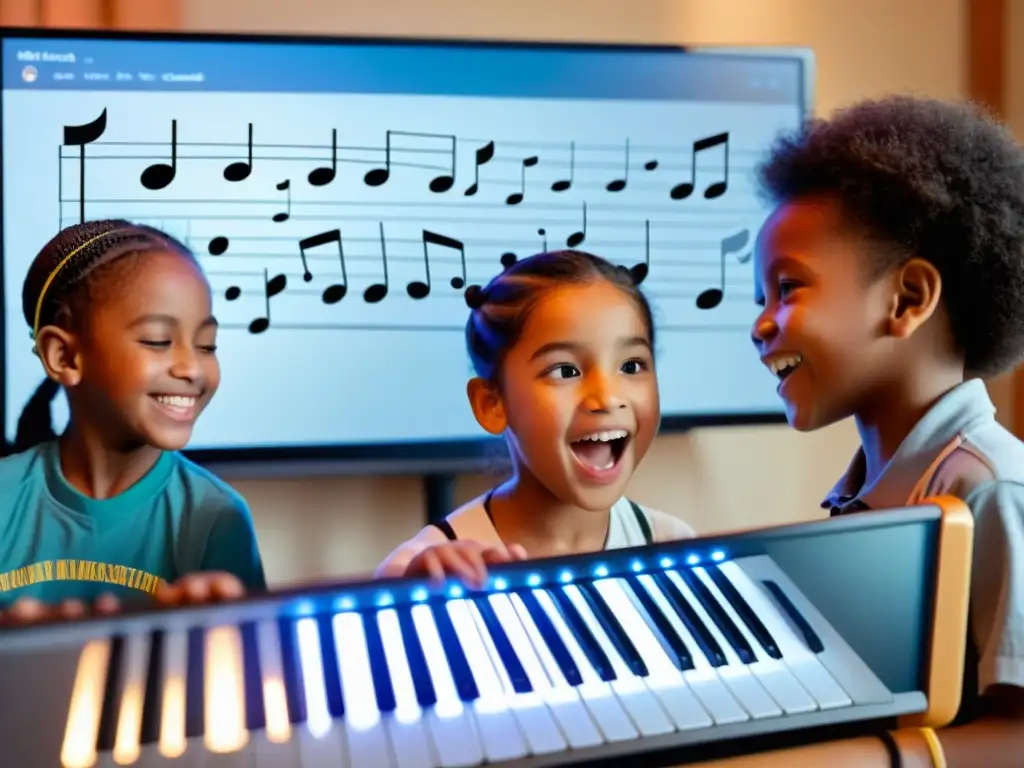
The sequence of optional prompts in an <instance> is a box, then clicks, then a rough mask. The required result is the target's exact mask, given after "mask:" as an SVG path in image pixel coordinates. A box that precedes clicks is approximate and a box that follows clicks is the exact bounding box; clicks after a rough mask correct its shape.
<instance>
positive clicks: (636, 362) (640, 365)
mask: <svg viewBox="0 0 1024 768" xmlns="http://www.w3.org/2000/svg"><path fill="white" fill-rule="evenodd" d="M647 369H648V365H647V361H646V360H641V359H640V358H633V359H632V360H627V361H626V362H624V363H623V364H622V372H623V373H628V374H629V375H630V376H635V375H636V374H638V373H643V372H644V371H646V370H647Z"/></svg>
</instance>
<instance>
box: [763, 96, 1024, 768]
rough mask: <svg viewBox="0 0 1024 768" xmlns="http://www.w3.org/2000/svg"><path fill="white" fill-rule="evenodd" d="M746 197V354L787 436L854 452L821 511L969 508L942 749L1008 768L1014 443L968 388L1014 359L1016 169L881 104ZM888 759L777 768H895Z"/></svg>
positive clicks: (923, 103) (822, 136)
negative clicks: (849, 430)
mask: <svg viewBox="0 0 1024 768" xmlns="http://www.w3.org/2000/svg"><path fill="white" fill-rule="evenodd" d="M759 180H760V182H761V187H762V188H763V189H764V191H765V192H766V193H767V195H768V197H769V198H770V199H771V201H772V204H773V205H774V211H773V213H772V215H771V216H770V218H769V219H768V221H767V223H766V224H765V227H764V228H763V230H762V232H761V233H760V235H759V240H758V248H757V252H756V255H755V293H756V298H757V301H758V303H759V304H760V305H762V306H763V307H764V309H763V311H762V312H761V313H760V315H759V316H758V318H757V320H756V321H755V323H754V327H753V341H754V345H755V346H756V347H757V350H758V352H759V354H760V355H761V359H762V360H763V361H764V363H765V365H767V366H768V367H769V368H770V369H771V370H772V372H773V373H775V374H776V375H777V377H778V378H779V385H778V387H779V394H780V396H781V397H782V399H783V401H784V402H785V405H786V414H787V418H788V420H789V423H790V424H791V425H792V426H793V427H795V428H796V429H798V430H800V431H811V430H815V429H820V428H822V427H825V426H828V425H830V424H834V423H835V422H837V421H840V420H841V419H845V418H847V417H850V416H852V417H853V418H854V419H855V421H856V423H857V429H858V431H859V433H860V438H861V447H860V448H859V450H858V451H857V453H856V455H855V456H854V458H853V461H852V463H851V464H850V466H849V469H848V470H847V472H846V474H845V475H844V477H842V478H841V479H840V481H839V482H838V483H837V484H836V486H835V488H834V489H833V490H832V492H831V493H829V495H828V497H827V498H826V499H825V501H824V502H823V504H822V506H823V507H825V508H826V509H829V510H830V512H831V514H832V515H843V514H850V513H856V512H863V513H869V510H871V509H879V508H885V507H899V506H903V505H909V504H913V503H916V502H918V501H920V500H921V499H923V498H924V497H926V496H931V495H935V494H950V495H953V496H957V497H959V498H961V499H963V500H964V501H965V502H966V503H967V504H968V505H969V506H970V508H971V510H972V512H973V514H974V518H975V545H974V546H975V555H974V565H973V573H972V580H971V600H970V626H969V631H968V646H969V651H968V658H967V665H966V671H965V680H964V698H963V703H962V705H961V710H960V713H959V714H958V717H957V720H956V722H955V723H954V724H953V727H951V728H948V729H945V730H943V731H942V732H941V734H940V737H939V740H938V741H939V744H938V746H939V747H940V748H941V750H942V751H943V752H944V753H945V759H946V761H947V764H948V765H949V766H951V767H953V768H963V767H965V766H981V765H984V766H989V767H992V768H994V767H995V766H1003V765H1005V766H1010V765H1013V766H1020V765H1021V764H1022V762H1021V761H1022V760H1024V758H1022V757H1021V756H1022V754H1024V443H1022V442H1021V441H1020V440H1018V439H1017V438H1016V437H1014V436H1013V435H1012V434H1011V433H1010V432H1008V431H1007V430H1005V429H1004V428H1003V427H1002V426H1001V425H1000V424H999V423H998V422H997V421H996V419H995V408H994V407H993V405H992V402H991V400H990V399H989V397H988V393H987V391H986V389H985V385H984V383H983V382H982V381H981V380H980V379H978V378H977V377H979V376H989V375H993V374H997V373H1001V372H1003V371H1006V370H1009V369H1011V368H1012V367H1013V366H1014V365H1015V364H1017V363H1018V362H1020V361H1021V359H1022V358H1024V152H1022V149H1021V147H1020V146H1019V145H1018V144H1017V142H1016V141H1015V140H1014V139H1013V137H1012V136H1011V135H1010V134H1009V132H1008V131H1006V130H1005V129H1003V128H1002V127H1000V126H999V125H998V124H996V123H995V122H994V121H992V120H991V119H990V118H988V117H987V116H986V115H984V114H983V113H982V112H981V111H980V110H978V109H977V108H975V107H973V106H971V105H967V104H950V103H943V102H939V101H933V100H927V99H917V98H910V97H905V96H894V97H889V98H885V99H881V100H877V101H866V102H861V103H859V104H857V105H855V106H853V107H851V108H848V109H846V110H842V111H840V112H839V113H837V114H836V115H835V116H834V117H833V118H832V119H830V120H815V121H812V122H811V123H809V124H808V125H807V126H805V127H804V129H802V130H801V131H800V132H799V133H797V134H796V135H792V136H786V137H783V138H781V139H780V140H779V141H778V142H777V144H776V145H775V146H774V147H773V149H772V152H771V154H770V156H769V158H768V159H767V161H766V162H765V163H764V164H763V165H762V166H761V167H760V168H759ZM930 735H931V734H923V736H926V737H927V736H930ZM897 740H898V748H899V751H900V752H901V754H902V756H903V760H904V764H905V765H912V764H924V765H927V764H929V752H930V750H929V748H928V743H927V741H928V739H926V738H919V737H918V736H917V735H916V734H909V735H904V734H899V735H898V739H897ZM883 741H886V739H882V740H878V739H857V740H851V741H846V742H838V743H836V744H832V745H820V746H816V747H807V748H804V749H803V750H798V751H799V752H801V753H802V754H801V755H800V756H799V757H798V756H797V754H796V752H794V753H793V757H792V762H787V763H786V764H794V765H795V764H798V762H799V759H800V757H806V758H808V759H811V760H816V759H818V757H817V755H819V754H820V756H821V759H825V760H838V761H839V762H843V760H845V759H847V758H849V759H850V760H854V759H856V760H857V762H856V764H857V765H863V766H865V768H869V767H870V766H872V765H879V766H882V765H889V764H890V757H889V756H888V755H887V749H886V745H884V744H883V743H882V742H883ZM889 746H890V747H891V746H892V744H891V742H890V744H889ZM935 746H936V745H934V744H933V745H932V749H933V750H935ZM815 750H820V753H815V752H814V751H815ZM890 752H891V750H890ZM933 754H934V752H933ZM780 759H781V758H780ZM780 764H781V763H780ZM799 764H804V763H802V762H800V763H799ZM843 764H853V763H852V762H851V763H843Z"/></svg>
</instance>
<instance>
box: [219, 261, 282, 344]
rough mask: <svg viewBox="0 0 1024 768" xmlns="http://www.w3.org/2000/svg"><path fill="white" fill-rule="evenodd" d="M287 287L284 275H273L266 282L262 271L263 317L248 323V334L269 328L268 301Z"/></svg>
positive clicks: (264, 272) (265, 273) (265, 272)
mask: <svg viewBox="0 0 1024 768" xmlns="http://www.w3.org/2000/svg"><path fill="white" fill-rule="evenodd" d="M287 287H288V277H287V276H286V275H275V276H274V277H272V278H270V279H269V280H268V279H267V270H266V269H264V270H263V302H264V311H263V317H257V318H255V319H254V320H253V321H252V322H251V323H249V333H263V332H264V331H265V330H267V328H269V327H270V300H271V299H272V298H274V297H275V296H277V295H278V294H279V293H281V292H282V291H284V289H285V288H287ZM229 290H230V289H229Z"/></svg>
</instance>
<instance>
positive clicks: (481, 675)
mask: <svg viewBox="0 0 1024 768" xmlns="http://www.w3.org/2000/svg"><path fill="white" fill-rule="evenodd" d="M446 608H447V610H448V615H449V616H451V619H452V624H453V625H454V627H455V634H456V635H457V636H458V638H459V642H460V644H461V645H462V650H463V651H464V652H465V654H466V661H467V662H468V663H469V669H470V672H471V673H472V675H473V680H474V681H476V687H477V690H478V691H479V692H480V696H479V697H478V698H477V699H476V700H475V701H474V702H473V712H474V714H475V715H476V724H477V728H478V729H479V733H480V740H481V741H482V742H483V746H484V755H486V756H487V759H488V761H490V762H497V761H499V760H515V759H517V758H520V757H526V755H527V754H529V751H528V750H527V748H526V742H525V741H524V740H523V735H522V733H520V731H519V725H518V723H517V722H516V719H515V716H514V715H513V714H512V711H511V710H510V709H509V706H508V703H507V702H506V701H505V692H504V690H503V689H502V687H501V681H500V680H499V679H498V676H497V674H496V673H495V671H494V666H493V665H492V664H491V659H490V657H489V656H488V655H487V649H486V648H485V647H484V644H483V641H482V640H481V639H480V634H479V632H478V631H477V628H476V624H475V622H474V621H473V616H472V614H471V613H470V611H469V603H468V601H466V600H450V601H449V602H448V604H447V606H446Z"/></svg>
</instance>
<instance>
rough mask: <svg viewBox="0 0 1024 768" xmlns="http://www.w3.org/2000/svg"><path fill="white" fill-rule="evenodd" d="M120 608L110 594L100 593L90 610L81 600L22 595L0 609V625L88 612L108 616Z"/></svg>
mask: <svg viewBox="0 0 1024 768" xmlns="http://www.w3.org/2000/svg"><path fill="white" fill-rule="evenodd" d="M120 609H121V604H120V602H119V601H118V599H117V598H116V597H114V596H113V595H111V594H104V595H100V596H99V597H98V598H97V599H96V602H94V603H93V604H92V606H91V610H90V606H88V605H87V604H86V603H83V602H82V601H81V600H65V601H63V602H61V603H56V604H51V603H44V602H42V601H41V600H37V599H36V598H34V597H22V598H19V599H17V600H15V601H14V603H12V604H11V606H10V607H9V608H7V609H6V610H4V611H0V626H4V627H16V626H23V625H26V624H35V623H37V622H40V621H57V620H61V619H64V620H72V619H80V618H82V617H83V616H86V615H89V614H90V613H91V614H92V615H99V616H109V615H110V614H113V613H117V612H118V611H119V610H120Z"/></svg>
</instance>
